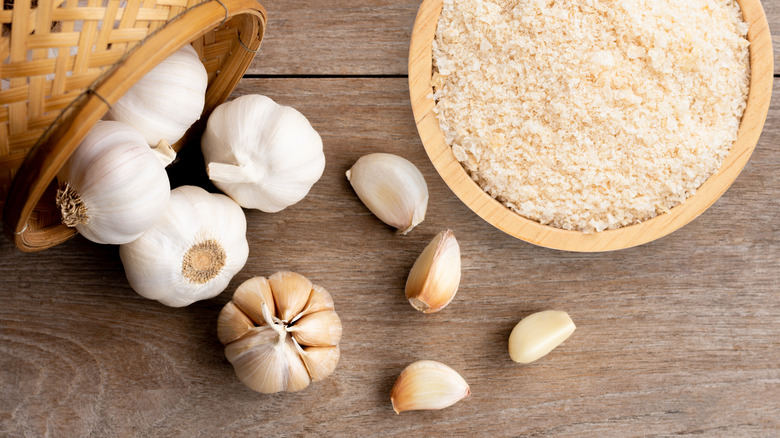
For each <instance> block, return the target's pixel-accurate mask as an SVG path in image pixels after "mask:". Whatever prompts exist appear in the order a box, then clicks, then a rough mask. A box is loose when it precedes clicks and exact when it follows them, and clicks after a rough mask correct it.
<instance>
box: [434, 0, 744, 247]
mask: <svg viewBox="0 0 780 438" xmlns="http://www.w3.org/2000/svg"><path fill="white" fill-rule="evenodd" d="M747 30H748V25H747V24H746V23H745V22H744V21H743V20H742V14H741V12H740V10H739V6H738V5H737V3H736V2H735V1H734V0H686V1H680V0H612V1H610V0H576V1H575V0H496V1H489V0H444V8H443V10H442V14H441V17H440V19H439V23H438V28H437V30H436V37H435V40H434V42H433V58H434V66H435V73H434V77H433V85H434V96H433V97H434V99H435V101H436V107H435V111H436V113H437V115H438V117H439V124H440V126H441V129H442V131H443V132H444V133H445V137H446V141H447V143H448V144H449V145H451V146H452V151H453V153H454V155H455V157H456V158H457V159H458V161H460V162H461V164H462V165H463V166H464V168H465V169H466V170H467V172H468V173H469V174H470V175H471V177H472V178H473V179H474V180H475V181H476V182H477V183H478V184H479V185H480V186H481V187H482V188H483V190H485V191H486V192H487V193H489V194H490V195H491V196H493V197H495V198H496V199H498V200H499V201H501V202H503V203H504V204H505V205H507V206H508V207H509V208H511V209H512V210H514V211H516V212H517V213H519V214H520V215H522V216H525V217H527V218H529V219H533V220H536V221H539V222H540V223H542V224H546V225H551V226H555V227H558V228H563V229H569V230H579V231H584V232H593V231H601V230H605V229H614V228H619V227H621V226H626V225H630V224H634V223H638V222H641V221H644V220H646V219H649V218H652V217H654V216H656V215H658V214H661V213H664V212H666V211H668V210H669V209H671V208H672V207H674V206H675V205H677V204H679V203H681V202H683V201H684V200H685V199H686V198H688V197H689V196H691V195H692V194H694V193H695V192H696V189H697V188H698V187H699V186H700V185H701V184H702V183H703V182H704V181H705V180H706V179H707V178H708V177H709V176H710V175H712V174H713V173H714V172H715V171H716V170H717V169H718V168H719V167H720V165H721V163H722V162H723V159H724V158H725V156H726V155H727V154H728V150H729V148H730V147H731V145H732V144H733V142H734V140H735V139H736V137H737V131H738V129H739V124H740V120H741V117H742V113H743V111H744V109H745V102H746V99H747V93H748V85H749V77H750V69H749V54H748V41H747V39H746V37H745V36H746V34H747Z"/></svg>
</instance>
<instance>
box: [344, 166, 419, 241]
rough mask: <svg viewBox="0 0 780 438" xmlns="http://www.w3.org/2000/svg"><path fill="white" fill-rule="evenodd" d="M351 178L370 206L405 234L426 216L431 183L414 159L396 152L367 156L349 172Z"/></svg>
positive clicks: (382, 218)
mask: <svg viewBox="0 0 780 438" xmlns="http://www.w3.org/2000/svg"><path fill="white" fill-rule="evenodd" d="M347 179H348V180H349V182H350V184H352V188H353V189H354V190H355V193H357V195H358V197H359V198H360V200H361V201H363V203H364V204H365V205H366V207H368V209H369V210H371V212H372V213H374V215H376V217H378V218H379V219H381V220H382V221H383V222H384V223H386V224H388V225H390V226H392V227H394V228H397V229H398V230H399V232H400V233H401V234H406V233H408V232H409V231H411V230H412V228H414V227H415V226H417V225H418V224H419V223H420V222H422V221H423V220H424V219H425V211H426V210H427V208H428V186H427V184H426V183H425V178H423V175H422V173H420V170H419V169H417V167H415V165H414V164H412V163H411V162H410V161H408V160H406V159H404V158H401V157H399V156H397V155H393V154H385V153H375V154H369V155H365V156H363V157H360V159H358V160H357V162H355V164H354V165H353V166H352V168H350V169H349V170H348V171H347Z"/></svg>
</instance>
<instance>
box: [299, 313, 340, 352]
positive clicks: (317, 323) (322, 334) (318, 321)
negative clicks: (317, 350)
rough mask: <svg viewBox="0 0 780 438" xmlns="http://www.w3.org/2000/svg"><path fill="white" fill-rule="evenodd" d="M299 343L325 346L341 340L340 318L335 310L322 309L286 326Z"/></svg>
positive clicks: (335, 343)
mask: <svg viewBox="0 0 780 438" xmlns="http://www.w3.org/2000/svg"><path fill="white" fill-rule="evenodd" d="M287 331H288V332H290V333H291V334H292V336H293V337H294V338H295V340H296V341H298V343H299V344H301V345H305V346H310V347H327V346H329V345H337V344H338V343H339V341H341V320H340V319H339V316H338V315H337V314H336V312H334V311H332V310H323V311H322V312H317V313H312V314H309V315H306V316H303V317H301V318H300V319H298V320H297V321H295V323H294V324H293V325H292V326H290V327H288V328H287Z"/></svg>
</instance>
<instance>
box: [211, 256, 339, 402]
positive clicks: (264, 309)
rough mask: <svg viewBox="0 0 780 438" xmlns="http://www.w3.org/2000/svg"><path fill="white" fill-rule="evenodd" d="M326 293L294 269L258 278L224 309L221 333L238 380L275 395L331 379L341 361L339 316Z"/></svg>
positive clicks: (218, 325)
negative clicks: (275, 393) (327, 378)
mask: <svg viewBox="0 0 780 438" xmlns="http://www.w3.org/2000/svg"><path fill="white" fill-rule="evenodd" d="M333 308H334V307H333V299H332V298H331V296H330V294H329V293H328V291H326V290H325V289H323V288H322V287H320V286H317V285H313V284H311V281H309V280H308V279H307V278H306V277H304V276H302V275H300V274H296V273H294V272H285V271H282V272H277V273H275V274H274V275H272V276H270V277H269V278H268V279H265V278H264V277H255V278H252V279H250V280H247V281H245V282H244V283H243V284H241V286H239V287H238V289H237V290H236V292H235V294H233V299H232V300H231V301H230V302H229V303H227V304H226V305H225V307H223V308H222V311H221V312H220V313H219V319H218V321H217V336H218V337H219V340H220V342H222V343H223V344H224V345H225V356H227V359H228V360H229V361H230V363H232V364H233V367H234V368H235V370H236V375H237V376H238V378H239V379H240V380H241V381H242V382H244V384H245V385H247V386H248V387H250V388H251V389H253V390H255V391H258V392H262V393H266V394H271V393H274V392H280V391H288V392H292V391H299V390H301V389H303V388H305V387H307V386H309V383H310V382H317V381H319V380H322V379H324V378H326V377H328V376H329V375H330V374H331V373H332V372H333V370H334V369H335V368H336V364H337V363H338V361H339V341H340V340H341V320H339V317H338V315H337V314H336V312H335V311H334V310H333Z"/></svg>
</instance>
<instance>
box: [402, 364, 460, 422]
mask: <svg viewBox="0 0 780 438" xmlns="http://www.w3.org/2000/svg"><path fill="white" fill-rule="evenodd" d="M469 395H471V390H470V389H469V385H468V383H466V381H465V380H464V379H463V377H462V376H461V375H460V374H458V372H457V371H455V370H453V369H452V368H450V367H448V366H447V365H444V364H443V363H441V362H436V361H433V360H420V361H417V362H414V363H412V364H410V365H409V366H407V367H406V368H404V370H403V371H402V372H401V374H400V375H399V376H398V379H397V380H396V381H395V385H393V389H392V390H391V391H390V403H391V404H392V405H393V410H394V411H395V413H396V414H400V413H401V412H404V411H416V410H435V409H444V408H446V407H448V406H452V405H454V404H455V403H457V402H458V401H460V400H462V399H464V398H466V397H468V396H469Z"/></svg>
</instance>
